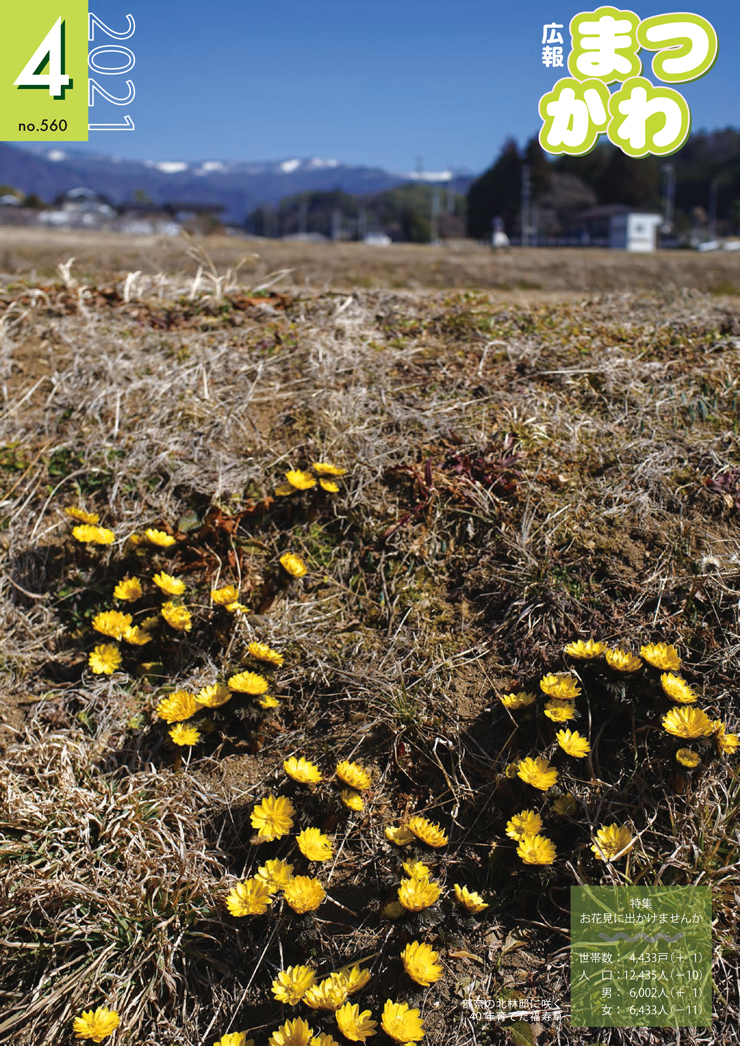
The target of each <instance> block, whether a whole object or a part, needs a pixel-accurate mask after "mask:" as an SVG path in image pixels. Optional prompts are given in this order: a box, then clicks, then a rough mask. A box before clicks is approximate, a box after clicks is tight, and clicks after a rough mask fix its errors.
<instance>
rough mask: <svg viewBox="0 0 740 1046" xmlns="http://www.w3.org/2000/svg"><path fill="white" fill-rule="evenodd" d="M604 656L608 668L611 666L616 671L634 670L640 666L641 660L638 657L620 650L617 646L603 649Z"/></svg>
mask: <svg viewBox="0 0 740 1046" xmlns="http://www.w3.org/2000/svg"><path fill="white" fill-rule="evenodd" d="M604 657H605V658H606V663H607V665H609V668H613V669H614V670H615V671H616V672H636V671H637V670H638V669H639V668H642V661H641V660H640V659H639V657H635V655H634V654H630V653H629V652H628V651H626V650H621V649H620V648H619V647H615V648H614V649H613V650H611V649H607V650H605V651H604Z"/></svg>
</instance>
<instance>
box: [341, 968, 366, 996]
mask: <svg viewBox="0 0 740 1046" xmlns="http://www.w3.org/2000/svg"><path fill="white" fill-rule="evenodd" d="M342 976H343V977H344V979H345V981H346V982H347V991H348V992H349V994H350V995H354V993H355V992H359V991H362V989H363V988H364V987H365V985H367V984H369V983H370V971H369V970H363V969H361V968H360V967H359V966H352V967H351V969H349V970H346V969H345V970H343V971H342Z"/></svg>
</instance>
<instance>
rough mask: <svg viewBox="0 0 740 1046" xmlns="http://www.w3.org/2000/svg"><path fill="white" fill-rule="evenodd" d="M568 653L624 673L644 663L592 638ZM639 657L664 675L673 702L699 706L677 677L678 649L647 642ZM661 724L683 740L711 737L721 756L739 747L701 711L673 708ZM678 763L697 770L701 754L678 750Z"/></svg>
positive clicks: (720, 724)
mask: <svg viewBox="0 0 740 1046" xmlns="http://www.w3.org/2000/svg"><path fill="white" fill-rule="evenodd" d="M565 652H566V654H570V656H571V657H576V658H580V659H588V660H591V659H593V658H597V657H600V656H601V655H602V654H603V655H604V657H605V658H606V662H607V664H608V665H609V666H610V667H611V668H614V669H617V670H618V671H621V672H636V671H638V669H640V668H642V666H643V661H641V660H640V658H638V657H635V656H634V655H633V654H629V653H626V652H625V651H624V650H609V649H607V646H606V644H605V643H597V642H595V641H594V640H593V639H590V640H588V641H587V642H583V641H582V640H579V641H577V642H574V643H569V644H568V646H566V648H565ZM640 654H641V655H642V658H643V660H644V661H645V662H647V664H648V665H650V666H651V667H652V668H655V669H658V671H660V672H661V676H660V685H661V687H662V690H663V692H664V693H665V695H666V696H667V697H669V698H670V699H671V701H673V702H674V703H675V704H677V705H679V706H681V705H693V704H696V701H697V700H698V695H697V693H696V691H695V690H694V689H693V687H691V686H690V685H689V683H687V681H686V680H685V679H684V678H683V676H681V675H677V674H676V673H677V672H679V671H680V669H681V658H680V656H679V654H678V651H677V650H676V648H675V646H671V645H670V644H668V643H662V642H661V643H648V644H646V645H645V646H643V647H641V648H640ZM662 725H663V729H664V730H665V731H666V733H668V734H672V735H673V736H674V737H679V738H682V739H684V740H698V739H700V738H704V737H712V738H713V739H714V742H715V744H716V746H717V750H718V752H720V753H721V754H722V755H732V754H733V753H734V752H736V751H737V749H738V746H739V745H740V738H738V735H737V734H732V733H728V730H727V725H726V724H725V723H723V722H722V720H721V719H714V720H712V719H710V718H709V716H708V715H707V713H706V712H704V711H702V710H701V709H699V708H685V707H678V708H672V709H671V710H670V711H669V712H667V713H666V714H665V715H664V716H663V719H662ZM676 760H677V761H678V762H679V763H681V764H682V765H683V766H686V767H695V766H698V765H699V763H700V762H701V758H700V756H699V754H698V753H697V752H694V751H693V750H692V749H690V748H679V750H678V751H677V752H676Z"/></svg>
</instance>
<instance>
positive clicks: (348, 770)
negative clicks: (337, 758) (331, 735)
mask: <svg viewBox="0 0 740 1046" xmlns="http://www.w3.org/2000/svg"><path fill="white" fill-rule="evenodd" d="M336 773H337V777H338V778H339V779H340V780H342V781H344V783H345V784H346V785H349V786H350V788H356V789H357V791H358V792H361V791H362V790H363V789H364V788H369V787H370V784H371V782H372V778H371V777H370V774H369V773H368V771H367V770H365V769H364V768H363V767H361V766H360V764H359V763H351V762H349V760H348V759H344V760H343V761H342V762H341V763H337V768H336Z"/></svg>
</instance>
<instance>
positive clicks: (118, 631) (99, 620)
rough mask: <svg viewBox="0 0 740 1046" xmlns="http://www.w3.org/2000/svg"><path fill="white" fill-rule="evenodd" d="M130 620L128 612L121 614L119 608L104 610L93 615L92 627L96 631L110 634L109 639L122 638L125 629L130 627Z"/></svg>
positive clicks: (131, 619) (105, 634)
mask: <svg viewBox="0 0 740 1046" xmlns="http://www.w3.org/2000/svg"><path fill="white" fill-rule="evenodd" d="M132 621H133V618H132V617H131V615H130V614H122V613H121V612H120V611H119V610H104V611H102V613H100V614H96V615H95V617H94V618H93V620H92V627H93V628H94V629H95V631H96V632H101V633H102V634H103V635H104V636H110V637H111V639H122V638H123V633H124V632H125V631H126V629H127V628H130V627H131V622H132Z"/></svg>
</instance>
